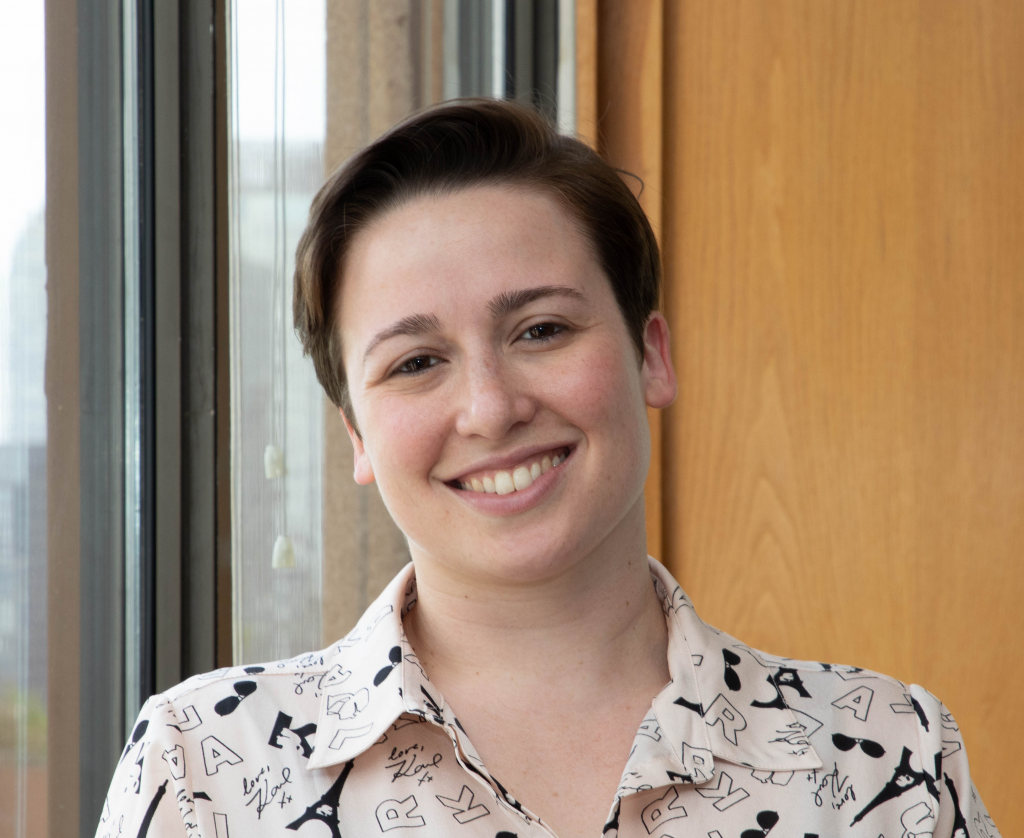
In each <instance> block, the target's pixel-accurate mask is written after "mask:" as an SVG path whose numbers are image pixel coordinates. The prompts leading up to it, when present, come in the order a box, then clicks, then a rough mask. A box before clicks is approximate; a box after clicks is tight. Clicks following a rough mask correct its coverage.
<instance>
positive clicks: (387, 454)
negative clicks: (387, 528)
mask: <svg viewBox="0 0 1024 838" xmlns="http://www.w3.org/2000/svg"><path fill="white" fill-rule="evenodd" d="M429 401H430V400H429V399H409V398H388V397H384V398H381V399H378V400H376V401H374V402H373V403H372V404H369V405H366V406H365V407H366V410H365V411H364V414H365V426H364V441H365V444H366V449H367V452H368V453H369V455H370V461H371V462H372V463H373V467H374V474H375V476H376V479H377V484H378V486H379V488H380V491H381V494H382V495H383V497H384V500H385V502H387V503H391V502H392V499H394V500H395V501H396V502H397V501H399V500H400V498H401V497H402V496H403V495H404V494H405V493H406V492H408V491H409V490H410V489H411V488H412V487H413V486H414V485H416V484H418V483H421V482H422V481H423V480H425V479H426V475H427V473H428V472H429V470H430V467H431V466H432V465H433V464H434V463H435V462H436V461H437V458H438V455H439V453H440V451H441V448H442V447H443V445H444V439H445V437H444V433H443V431H442V426H443V424H444V420H443V416H442V415H441V414H440V413H439V411H438V410H437V409H436V408H437V406H436V405H433V404H429V403H428V402H429Z"/></svg>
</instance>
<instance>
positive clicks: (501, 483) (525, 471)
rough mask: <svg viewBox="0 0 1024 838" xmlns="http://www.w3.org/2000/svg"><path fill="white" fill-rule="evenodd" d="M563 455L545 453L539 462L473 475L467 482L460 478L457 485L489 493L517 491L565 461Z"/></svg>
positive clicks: (473, 490)
mask: <svg viewBox="0 0 1024 838" xmlns="http://www.w3.org/2000/svg"><path fill="white" fill-rule="evenodd" d="M565 456H566V455H564V454H556V455H555V456H554V457H552V456H550V455H547V454H545V455H544V457H543V458H542V459H541V460H540V461H539V462H535V463H530V464H529V465H521V466H516V467H515V469H513V470H512V471H511V472H509V471H499V472H497V473H496V474H495V475H494V477H484V478H482V479H481V478H476V477H473V478H471V479H470V480H469V482H466V481H465V480H461V481H459V485H460V486H461V487H462V488H463V489H464V490H466V491H471V492H486V493H487V494H489V495H493V494H499V495H508V494H511V493H512V492H519V491H522V490H523V489H526V488H528V487H530V486H532V485H533V482H534V481H535V480H536V479H537V478H538V477H540V476H541V475H542V474H544V473H545V472H548V471H550V470H551V469H553V468H555V467H556V466H558V465H560V464H561V463H563V462H565Z"/></svg>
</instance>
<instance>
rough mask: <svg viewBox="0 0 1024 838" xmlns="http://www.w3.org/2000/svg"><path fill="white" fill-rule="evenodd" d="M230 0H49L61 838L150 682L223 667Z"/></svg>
mask: <svg viewBox="0 0 1024 838" xmlns="http://www.w3.org/2000/svg"><path fill="white" fill-rule="evenodd" d="M223 9H224V4H223V0H160V2H156V0H122V2H110V0H47V3H46V11H45V14H46V76H47V110H46V119H47V209H46V217H47V221H46V224H47V265H48V298H49V299H48V306H49V323H48V335H47V394H48V402H47V424H48V434H49V438H50V444H49V445H48V456H47V482H48V487H49V488H48V511H47V528H48V531H49V534H48V542H49V570H48V580H49V581H48V585H49V606H48V635H49V636H48V647H49V651H48V655H49V664H48V666H49V676H48V677H49V679H50V683H51V684H52V689H51V690H50V691H49V695H50V699H49V702H50V703H49V708H48V714H49V736H48V741H49V745H48V748H49V753H48V760H49V766H50V768H49V771H48V809H49V823H50V832H51V834H52V835H54V836H72V835H83V836H91V835H92V834H94V832H95V829H96V825H97V823H98V821H99V817H100V813H101V809H102V806H103V800H104V797H105V795H106V792H107V787H108V784H109V779H110V776H111V774H112V771H113V767H114V766H115V765H116V762H117V759H118V758H119V756H120V753H121V749H122V746H123V743H124V741H125V738H126V735H127V734H128V733H129V732H130V729H131V726H132V724H133V722H134V717H135V714H136V712H137V709H138V706H139V704H140V703H141V702H142V701H143V700H144V699H145V698H146V697H147V696H148V694H149V693H150V692H152V691H153V690H161V689H165V688H167V687H168V686H170V685H172V684H174V683H176V682H178V681H180V680H182V679H183V678H185V677H187V676H189V675H191V674H193V673H196V672H201V671H205V670H209V669H213V668H216V667H217V666H218V665H224V664H228V663H230V645H231V644H230V576H229V575H226V574H229V573H230V520H229V514H228V510H229V505H228V502H227V500H226V495H227V491H228V489H229V480H228V479H226V478H227V477H228V476H229V474H230V471H229V469H230V464H229V460H228V457H229V449H228V445H227V428H228V421H227V410H228V400H227V398H226V396H227V376H226V370H227V365H226V358H225V353H226V351H227V345H228V344H227V340H226V325H227V312H226V309H225V302H226V278H227V274H226V270H224V268H225V266H226V258H225V257H226V250H225V248H224V246H223V245H224V243H222V242H220V241H219V240H218V235H217V232H218V230H223V229H225V227H224V219H225V217H226V203H225V195H224V193H225V191H226V190H225V189H224V185H225V178H226V171H227V169H226V165H225V163H224V161H225V159H226V141H225V135H226V118H225V113H224V97H223V89H224V67H223V65H224V52H223V44H224V32H223ZM125 59H127V60H125ZM126 327H127V328H126ZM132 488H134V489H136V490H137V491H136V492H135V493H134V494H132V493H131V492H130V491H129V490H130V489H132ZM129 500H131V501H132V508H131V510H127V509H126V503H127V502H128V501H129ZM126 512H130V514H126ZM128 583H131V584H128Z"/></svg>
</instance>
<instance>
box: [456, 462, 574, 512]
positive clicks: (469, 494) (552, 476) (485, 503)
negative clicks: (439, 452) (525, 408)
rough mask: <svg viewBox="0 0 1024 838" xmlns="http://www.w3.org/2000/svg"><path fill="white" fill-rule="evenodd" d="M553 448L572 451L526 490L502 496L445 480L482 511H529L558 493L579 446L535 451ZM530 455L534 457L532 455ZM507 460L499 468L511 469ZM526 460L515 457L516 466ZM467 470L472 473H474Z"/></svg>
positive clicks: (462, 499) (474, 507) (466, 500)
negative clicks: (465, 487)
mask: <svg viewBox="0 0 1024 838" xmlns="http://www.w3.org/2000/svg"><path fill="white" fill-rule="evenodd" d="M552 447H554V448H558V447H562V448H568V449H569V453H568V454H567V455H566V458H565V459H564V460H563V461H562V462H561V463H560V464H559V465H558V466H556V467H555V468H550V469H548V470H547V471H546V472H544V473H543V474H542V475H541V476H540V477H538V478H537V479H536V480H534V481H533V483H531V484H530V485H529V486H527V487H526V488H525V489H519V490H517V491H515V492H509V493H508V494H507V495H498V494H488V493H486V492H473V491H467V490H465V489H457V488H455V487H454V486H452V485H450V484H449V483H445V484H444V487H445V488H446V489H447V490H448V491H449V492H451V493H452V494H454V495H455V496H456V497H457V498H458V499H459V500H460V501H462V502H463V503H465V504H467V505H468V506H470V507H471V508H473V509H475V510H477V511H478V512H482V513H484V514H485V515H493V516H497V517H505V516H508V515H518V514H520V513H521V512H526V511H527V510H529V509H532V508H533V507H535V506H537V505H538V504H540V503H541V502H542V501H543V500H544V499H545V498H547V497H548V496H549V495H550V494H551V493H552V492H554V491H555V490H556V489H557V488H558V487H559V486H560V485H561V484H562V478H563V477H564V476H565V473H566V471H567V469H568V467H569V466H571V465H572V464H573V463H574V462H575V455H576V446H573V445H563V446H557V445H556V446H549V447H545V448H535V449H533V450H532V452H531V453H532V454H538V453H540V452H542V451H550V450H551V448H552ZM527 456H530V454H528V455H527ZM507 462H508V460H507V459H503V460H501V463H502V464H503V465H499V466H497V468H502V467H504V468H510V466H508V465H504V464H506V463H507ZM522 462H523V461H522V460H515V464H516V465H518V464H520V463H522ZM492 467H493V466H491V465H489V464H486V465H484V466H483V468H484V469H488V468H492ZM480 468H481V467H480V466H475V467H474V471H478V470H480ZM464 473H465V474H469V473H470V472H464ZM456 479H458V478H456Z"/></svg>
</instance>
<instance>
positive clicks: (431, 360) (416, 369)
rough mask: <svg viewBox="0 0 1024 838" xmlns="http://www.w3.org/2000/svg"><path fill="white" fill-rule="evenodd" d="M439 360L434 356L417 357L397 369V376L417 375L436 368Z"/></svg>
mask: <svg viewBox="0 0 1024 838" xmlns="http://www.w3.org/2000/svg"><path fill="white" fill-rule="evenodd" d="M437 363H438V359H437V358H435V357H434V356H433V355H417V356H416V357H415V358H410V359H409V360H408V361H406V362H405V363H403V364H401V365H400V366H398V367H397V368H396V369H395V374H396V375H416V374H417V373H421V372H425V371H426V370H428V369H430V367H433V366H436V365H437Z"/></svg>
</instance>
